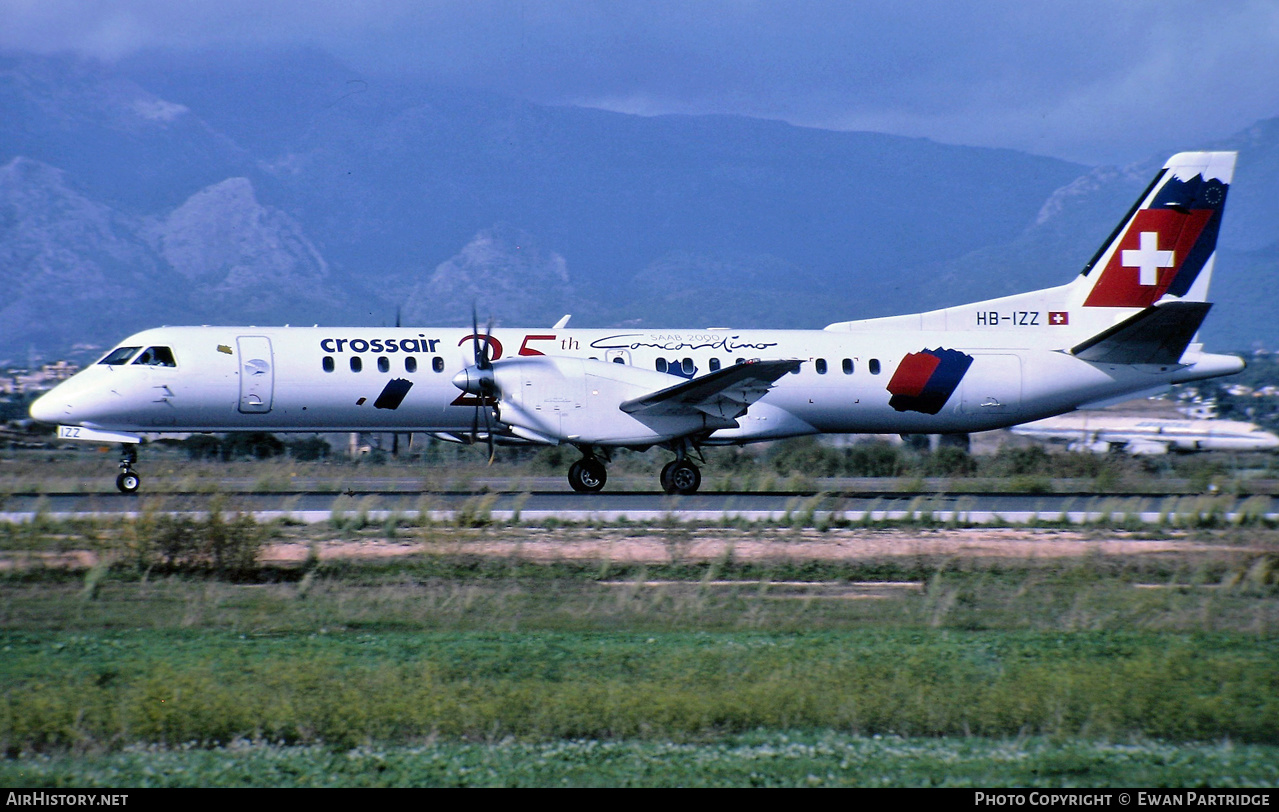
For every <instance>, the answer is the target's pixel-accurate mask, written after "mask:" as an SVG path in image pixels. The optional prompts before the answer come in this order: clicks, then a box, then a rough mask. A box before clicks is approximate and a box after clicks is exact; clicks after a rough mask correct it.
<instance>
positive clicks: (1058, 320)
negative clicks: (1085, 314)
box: [1048, 310, 1070, 326]
mask: <svg viewBox="0 0 1279 812" xmlns="http://www.w3.org/2000/svg"><path fill="white" fill-rule="evenodd" d="M1048 323H1049V324H1051V325H1053V326H1057V325H1061V324H1070V313H1068V312H1066V311H1065V310H1049V311H1048Z"/></svg>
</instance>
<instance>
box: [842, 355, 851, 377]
mask: <svg viewBox="0 0 1279 812" xmlns="http://www.w3.org/2000/svg"><path fill="white" fill-rule="evenodd" d="M844 374H845V375H852V374H853V359H851V358H845V359H844Z"/></svg>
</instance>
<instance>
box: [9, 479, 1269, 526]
mask: <svg viewBox="0 0 1279 812" xmlns="http://www.w3.org/2000/svg"><path fill="white" fill-rule="evenodd" d="M215 506H216V507H218V508H220V509H221V510H222V511H224V512H225V513H228V514H234V513H241V514H249V515H252V516H253V517H254V518H255V519H257V520H259V521H272V520H276V519H286V518H287V519H289V520H291V521H298V522H304V523H313V522H322V521H329V520H330V519H333V518H335V517H346V516H357V515H359V514H364V515H365V516H367V518H369V519H371V520H375V521H382V520H385V519H386V518H388V517H390V516H392V515H399V516H403V517H405V518H416V517H418V516H421V515H423V514H425V515H427V516H428V517H429V518H430V519H431V520H433V521H458V520H462V519H465V518H466V517H473V518H484V519H487V520H491V521H498V522H523V523H541V522H545V521H549V520H559V521H570V522H624V521H630V522H671V521H674V522H694V523H708V522H710V523H714V522H722V521H748V522H756V521H768V522H782V521H796V520H802V521H805V522H821V521H831V520H842V521H850V522H883V521H886V522H893V521H906V520H925V521H935V522H948V523H960V524H1001V525H1002V524H1027V523H1032V522H1054V523H1068V524H1086V523H1095V522H1101V521H1111V522H1139V523H1145V524H1164V523H1179V524H1185V523H1189V522H1192V521H1193V522H1200V523H1202V522H1203V521H1205V520H1217V521H1220V522H1223V523H1234V522H1238V521H1241V520H1243V519H1254V520H1266V521H1279V499H1276V497H1273V496H1251V497H1236V496H1231V495H1217V496H1193V495H1191V496H1159V495H1154V496H1152V495H1140V494H1117V495H1097V494H1084V493H1075V494H1015V493H938V494H911V493H900V492H881V493H844V494H840V493H836V494H831V493H775V492H774V493H753V492H752V493H714V492H712V493H698V494H693V495H688V496H671V495H667V494H664V493H660V492H625V491H619V492H607V491H606V492H602V493H596V494H578V493H571V492H566V491H544V490H538V491H513V490H491V491H489V490H477V491H472V492H456V491H448V492H443V491H441V492H414V491H406V490H402V489H400V488H398V487H396V488H368V489H358V490H357V489H355V488H348V489H346V490H343V491H340V492H339V491H332V490H330V491H319V490H311V491H288V492H250V491H239V492H237V491H232V492H227V491H221V492H219V493H216V494H215V493H140V494H135V495H129V496H125V495H123V494H117V493H90V494H80V493H48V494H0V521H4V522H28V521H32V520H34V519H35V518H36V517H37V516H42V517H46V518H48V519H53V520H66V519H90V518H129V517H135V516H137V515H140V514H141V513H142V512H144V511H148V512H158V513H170V514H201V513H206V512H207V511H209V510H210V509H213V508H214V507H215Z"/></svg>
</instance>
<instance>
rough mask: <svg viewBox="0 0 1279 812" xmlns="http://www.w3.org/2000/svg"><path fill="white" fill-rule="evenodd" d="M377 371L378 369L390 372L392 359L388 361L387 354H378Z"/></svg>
mask: <svg viewBox="0 0 1279 812" xmlns="http://www.w3.org/2000/svg"><path fill="white" fill-rule="evenodd" d="M377 371H378V372H390V371H391V362H390V361H388V360H386V356H385V355H382V356H378V359H377Z"/></svg>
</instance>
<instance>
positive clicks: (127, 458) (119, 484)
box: [115, 445, 142, 493]
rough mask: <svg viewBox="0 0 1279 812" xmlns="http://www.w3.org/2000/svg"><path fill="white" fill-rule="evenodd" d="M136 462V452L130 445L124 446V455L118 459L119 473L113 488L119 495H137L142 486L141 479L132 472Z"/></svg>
mask: <svg viewBox="0 0 1279 812" xmlns="http://www.w3.org/2000/svg"><path fill="white" fill-rule="evenodd" d="M137 461H138V450H137V448H136V447H134V446H132V445H125V446H124V454H123V456H121V457H120V473H119V474H118V475H117V476H116V478H115V486H116V488H117V489H119V491H120V493H137V490H138V488H139V487H140V486H141V485H142V477H140V476H138V475H137V473H135V472H134V470H133V464H134V463H135V462H137Z"/></svg>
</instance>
